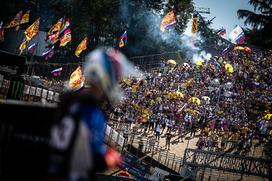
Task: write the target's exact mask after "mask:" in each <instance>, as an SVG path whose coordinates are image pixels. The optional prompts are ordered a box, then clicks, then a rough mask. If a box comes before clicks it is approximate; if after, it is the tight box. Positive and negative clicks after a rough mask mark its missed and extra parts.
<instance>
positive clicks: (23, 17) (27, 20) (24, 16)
mask: <svg viewBox="0 0 272 181" xmlns="http://www.w3.org/2000/svg"><path fill="white" fill-rule="evenodd" d="M29 13H30V10H28V11H27V12H26V13H25V14H24V15H23V16H22V18H21V21H20V24H24V23H28V22H29Z"/></svg>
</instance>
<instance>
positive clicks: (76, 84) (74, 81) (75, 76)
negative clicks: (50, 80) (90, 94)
mask: <svg viewBox="0 0 272 181" xmlns="http://www.w3.org/2000/svg"><path fill="white" fill-rule="evenodd" d="M83 82H84V77H83V75H82V71H81V68H80V66H78V67H77V69H76V70H75V71H74V72H73V73H72V74H71V75H70V80H69V87H70V89H72V90H74V91H76V90H78V89H80V88H81V87H82V86H83Z"/></svg>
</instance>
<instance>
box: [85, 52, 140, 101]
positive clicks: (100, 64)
mask: <svg viewBox="0 0 272 181" xmlns="http://www.w3.org/2000/svg"><path fill="white" fill-rule="evenodd" d="M83 74H84V77H85V84H86V85H95V86H98V87H100V88H101V90H103V93H104V94H105V95H106V97H107V98H108V99H109V101H110V102H111V103H117V102H119V101H120V100H121V98H122V91H121V89H120V88H119V86H118V82H119V80H121V78H125V77H130V76H139V75H140V72H139V71H138V70H135V69H134V67H133V65H132V64H131V63H129V62H128V60H127V58H126V57H125V56H124V55H123V54H122V53H121V52H119V51H118V50H116V49H113V48H99V49H96V50H94V51H92V52H91V53H90V54H89V55H87V57H86V60H85V64H84V68H83Z"/></svg>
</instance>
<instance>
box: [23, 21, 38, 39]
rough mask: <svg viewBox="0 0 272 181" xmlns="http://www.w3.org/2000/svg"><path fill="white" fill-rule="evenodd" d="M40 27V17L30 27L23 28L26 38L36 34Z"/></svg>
mask: <svg viewBox="0 0 272 181" xmlns="http://www.w3.org/2000/svg"><path fill="white" fill-rule="evenodd" d="M39 29H40V18H38V19H37V20H36V21H35V22H34V23H33V24H32V25H31V26H30V27H28V28H27V29H26V30H25V36H26V40H27V41H30V40H31V39H32V38H33V37H34V36H36V35H37V34H38V32H39Z"/></svg>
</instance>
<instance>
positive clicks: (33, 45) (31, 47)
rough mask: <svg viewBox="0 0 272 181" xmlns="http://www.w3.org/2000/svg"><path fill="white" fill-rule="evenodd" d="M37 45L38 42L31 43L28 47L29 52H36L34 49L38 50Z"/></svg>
mask: <svg viewBox="0 0 272 181" xmlns="http://www.w3.org/2000/svg"><path fill="white" fill-rule="evenodd" d="M36 47H37V43H33V44H32V45H30V46H29V47H28V49H27V51H28V53H30V54H32V53H34V51H35V50H36Z"/></svg>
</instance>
